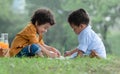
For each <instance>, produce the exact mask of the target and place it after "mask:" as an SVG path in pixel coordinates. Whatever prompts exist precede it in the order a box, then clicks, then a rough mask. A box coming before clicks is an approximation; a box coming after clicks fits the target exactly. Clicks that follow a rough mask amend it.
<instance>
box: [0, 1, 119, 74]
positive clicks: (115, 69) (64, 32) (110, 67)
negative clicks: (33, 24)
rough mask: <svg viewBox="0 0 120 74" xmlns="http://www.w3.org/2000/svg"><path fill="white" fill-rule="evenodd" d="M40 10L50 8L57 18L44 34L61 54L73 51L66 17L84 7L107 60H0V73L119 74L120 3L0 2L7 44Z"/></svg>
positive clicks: (73, 40) (1, 28) (0, 23)
mask: <svg viewBox="0 0 120 74" xmlns="http://www.w3.org/2000/svg"><path fill="white" fill-rule="evenodd" d="M41 7H46V8H49V9H51V10H52V11H53V12H54V15H55V19H56V25H54V26H53V27H52V28H51V29H49V31H48V32H47V33H45V35H44V41H45V43H46V44H48V45H51V46H54V47H56V48H57V49H59V50H60V52H61V53H62V54H63V53H64V51H67V50H71V49H73V48H75V47H76V46H77V45H78V40H77V35H75V34H74V32H73V31H72V29H71V27H70V26H69V24H68V22H67V18H68V15H69V14H70V13H71V12H72V11H74V10H76V9H79V8H84V9H85V10H86V11H87V12H88V14H89V16H90V19H91V22H90V25H92V28H93V29H94V30H95V32H96V33H98V34H99V35H100V36H101V38H102V40H103V42H104V44H105V47H106V51H107V59H106V60H104V59H96V58H94V59H91V58H88V57H86V58H79V57H78V58H76V59H74V60H71V59H64V60H62V59H61V60H57V59H50V58H15V57H13V58H0V67H1V68H0V74H120V58H119V56H120V51H119V50H120V33H119V31H120V0H0V33H8V34H9V44H10V45H11V42H12V40H13V38H14V37H15V35H16V34H17V33H18V32H19V31H21V30H22V29H23V28H24V27H25V26H26V25H27V23H28V22H30V19H31V16H32V14H33V12H34V11H35V10H36V9H37V8H41Z"/></svg>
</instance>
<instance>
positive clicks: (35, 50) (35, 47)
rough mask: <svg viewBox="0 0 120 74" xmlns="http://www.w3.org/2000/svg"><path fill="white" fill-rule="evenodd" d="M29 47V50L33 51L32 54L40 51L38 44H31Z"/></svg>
mask: <svg viewBox="0 0 120 74" xmlns="http://www.w3.org/2000/svg"><path fill="white" fill-rule="evenodd" d="M30 49H31V52H32V53H34V54H36V53H38V52H40V51H41V48H40V46H39V45H38V44H32V45H31V47H30Z"/></svg>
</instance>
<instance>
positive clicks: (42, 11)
mask: <svg viewBox="0 0 120 74" xmlns="http://www.w3.org/2000/svg"><path fill="white" fill-rule="evenodd" d="M31 22H32V24H33V25H35V23H36V22H37V23H38V25H42V24H45V23H50V25H54V24H55V19H54V16H53V14H52V12H51V11H50V10H49V9H47V8H39V9H37V10H36V11H35V12H34V14H33V15H32V17H31Z"/></svg>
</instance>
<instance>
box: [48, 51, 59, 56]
mask: <svg viewBox="0 0 120 74" xmlns="http://www.w3.org/2000/svg"><path fill="white" fill-rule="evenodd" d="M49 57H50V58H56V57H58V55H57V53H55V52H52V51H50V53H49Z"/></svg>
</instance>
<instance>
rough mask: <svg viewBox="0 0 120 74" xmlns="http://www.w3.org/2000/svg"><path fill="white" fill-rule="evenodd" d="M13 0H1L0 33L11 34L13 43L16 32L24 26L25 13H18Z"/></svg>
mask: <svg viewBox="0 0 120 74" xmlns="http://www.w3.org/2000/svg"><path fill="white" fill-rule="evenodd" d="M12 4H13V1H12V0H0V33H5V32H7V33H8V34H9V42H10V43H11V41H12V39H13V37H14V36H15V35H16V33H17V32H18V31H19V30H20V29H21V28H22V27H23V26H24V25H23V23H24V21H25V19H26V17H25V14H16V13H14V12H13V11H14V10H13V9H12Z"/></svg>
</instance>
